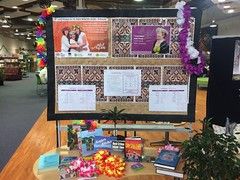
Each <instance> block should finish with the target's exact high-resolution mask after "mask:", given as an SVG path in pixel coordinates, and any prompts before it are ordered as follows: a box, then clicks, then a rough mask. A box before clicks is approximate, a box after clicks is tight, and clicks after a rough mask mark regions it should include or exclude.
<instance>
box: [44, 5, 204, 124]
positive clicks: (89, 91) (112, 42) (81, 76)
mask: <svg viewBox="0 0 240 180" xmlns="http://www.w3.org/2000/svg"><path fill="white" fill-rule="evenodd" d="M176 15H177V10H176V9H154V10H152V9H151V10H77V11H67V10H59V11H56V12H55V13H54V14H53V17H52V18H51V19H50V20H49V21H48V24H47V49H48V52H47V53H48V58H49V61H48V70H49V83H48V90H49V92H48V100H49V101H48V119H49V120H61V119H79V118H80V119H102V118H103V114H102V109H113V108H114V107H115V106H117V107H118V109H125V113H126V114H127V119H128V120H154V121H171V122H180V121H194V117H195V95H196V77H194V76H191V77H190V76H189V75H188V74H187V73H186V72H185V70H184V68H183V66H182V64H181V60H180V57H179V49H178V47H179V42H178V34H179V30H180V29H179V26H178V25H177V22H176ZM192 15H193V16H192V18H191V33H192V35H193V36H192V40H194V42H195V46H197V43H196V42H198V40H199V29H200V28H199V26H200V20H201V13H200V11H198V10H197V9H193V12H192Z"/></svg>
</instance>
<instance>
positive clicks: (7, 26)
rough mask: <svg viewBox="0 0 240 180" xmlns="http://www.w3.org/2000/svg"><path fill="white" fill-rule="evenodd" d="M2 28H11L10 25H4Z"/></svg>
mask: <svg viewBox="0 0 240 180" xmlns="http://www.w3.org/2000/svg"><path fill="white" fill-rule="evenodd" d="M2 27H3V28H10V27H11V26H10V25H9V24H3V25H2Z"/></svg>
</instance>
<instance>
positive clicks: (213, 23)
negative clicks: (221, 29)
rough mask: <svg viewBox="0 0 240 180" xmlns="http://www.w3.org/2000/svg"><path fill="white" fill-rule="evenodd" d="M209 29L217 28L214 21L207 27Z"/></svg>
mask: <svg viewBox="0 0 240 180" xmlns="http://www.w3.org/2000/svg"><path fill="white" fill-rule="evenodd" d="M209 27H211V28H215V27H217V24H216V23H215V20H212V22H211V24H210V25H209Z"/></svg>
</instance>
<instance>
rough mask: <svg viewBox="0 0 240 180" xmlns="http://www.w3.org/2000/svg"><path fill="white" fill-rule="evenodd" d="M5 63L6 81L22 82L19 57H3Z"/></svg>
mask: <svg viewBox="0 0 240 180" xmlns="http://www.w3.org/2000/svg"><path fill="white" fill-rule="evenodd" d="M2 59H3V60H4V62H5V66H4V73H5V80H8V81H11V80H21V79H22V72H21V68H20V63H19V61H18V57H3V58H2Z"/></svg>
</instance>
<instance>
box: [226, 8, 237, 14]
mask: <svg viewBox="0 0 240 180" xmlns="http://www.w3.org/2000/svg"><path fill="white" fill-rule="evenodd" d="M234 12H235V11H234V9H229V10H228V11H227V13H228V14H231V13H234Z"/></svg>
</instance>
